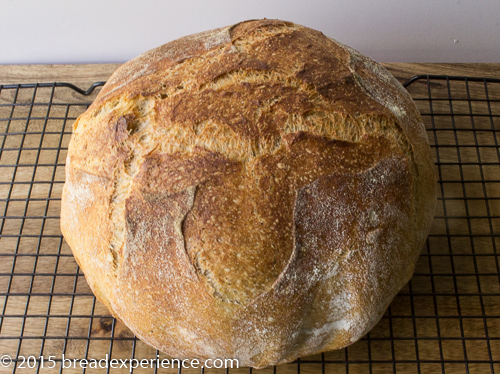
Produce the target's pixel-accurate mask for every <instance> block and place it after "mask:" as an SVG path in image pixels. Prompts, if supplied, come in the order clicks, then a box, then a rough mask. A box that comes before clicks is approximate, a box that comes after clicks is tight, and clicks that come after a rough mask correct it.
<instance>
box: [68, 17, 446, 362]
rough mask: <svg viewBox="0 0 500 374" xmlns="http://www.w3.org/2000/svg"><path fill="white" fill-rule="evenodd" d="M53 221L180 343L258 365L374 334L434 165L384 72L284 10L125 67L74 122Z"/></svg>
mask: <svg viewBox="0 0 500 374" xmlns="http://www.w3.org/2000/svg"><path fill="white" fill-rule="evenodd" d="M66 173H67V174H66V175H67V179H66V184H65V187H64V191H63V201H62V219H61V229H62V231H63V234H64V236H65V238H66V239H67V241H68V243H69V245H70V246H71V248H72V250H73V252H74V254H75V258H76V259H77V261H78V263H79V264H80V266H81V268H82V270H83V271H84V273H85V274H86V277H87V279H88V281H89V284H90V286H91V288H92V289H93V290H94V292H95V294H96V295H97V297H98V298H99V299H100V300H101V301H103V302H104V303H105V304H106V306H107V307H108V308H109V309H110V310H111V311H112V313H113V314H114V315H116V316H117V317H119V318H121V319H122V320H123V321H124V322H125V323H126V324H127V325H128V326H129V327H130V328H131V329H132V330H133V331H134V332H135V333H136V334H137V335H138V336H140V337H141V338H142V339H143V340H145V341H146V342H149V343H150V344H152V345H153V346H155V347H157V348H158V349H160V350H162V351H165V352H167V353H169V354H171V355H174V356H178V357H189V358H215V357H217V358H225V357H227V358H238V359H239V360H240V365H245V366H253V367H264V366H267V365H270V364H275V363H282V362H288V361H290V360H293V359H295V358H296V357H298V356H301V355H307V354H312V353H314V352H320V351H324V350H328V349H335V348H341V347H344V346H346V345H348V344H351V343H352V342H354V341H355V340H357V339H359V338H360V337H361V336H362V335H364V334H365V333H366V332H367V331H368V330H369V329H370V328H371V327H372V326H373V325H374V324H375V323H376V322H377V321H378V320H379V319H380V318H381V316H382V314H383V312H384V311H385V309H386V308H387V306H388V304H389V303H390V301H391V300H392V298H393V297H394V296H395V294H396V293H397V292H398V290H399V289H400V288H401V287H402V286H403V285H404V284H405V283H406V282H407V281H408V280H409V278H410V277H411V275H412V273H413V268H414V265H415V262H416V259H417V257H418V255H419V252H420V249H421V247H422V245H423V244H424V241H425V238H426V236H427V234H428V230H429V228H430V223H431V220H432V216H433V212H434V204H435V199H436V196H435V178H436V176H435V170H434V167H433V163H432V158H431V154H430V149H429V145H428V142H427V138H426V135H425V130H424V128H423V125H422V122H421V119H420V117H419V114H418V111H417V109H416V107H415V105H414V104H413V102H412V101H411V98H410V97H409V95H408V94H407V93H406V91H405V90H404V89H403V88H402V87H400V85H399V84H398V83H397V82H396V81H395V79H394V78H393V77H392V76H390V74H389V73H387V72H386V71H385V69H383V68H382V67H380V66H379V65H377V64H375V63H374V62H373V61H371V60H369V59H368V58H366V57H364V56H362V55H360V54H359V53H358V52H356V51H354V50H352V49H350V48H349V47H347V46H344V45H342V44H340V43H338V42H336V41H334V40H332V39H330V38H328V37H326V36H324V35H323V34H321V33H320V32H318V31H315V30H311V29H308V28H305V27H302V26H299V25H295V24H292V23H289V22H284V21H279V20H256V21H248V22H242V23H239V24H236V25H233V26H230V27H226V28H221V29H217V30H212V31H208V32H205V33H201V34H196V35H192V36H188V37H185V38H181V39H179V40H177V41H174V42H171V43H168V44H166V45H164V46H161V47H159V48H157V49H154V50H151V51H149V52H147V53H145V54H144V55H142V56H139V57H138V58H136V59H134V60H132V61H130V62H128V63H127V64H124V65H123V66H122V67H121V68H120V69H118V70H117V71H116V72H115V73H114V74H113V76H112V77H111V78H110V80H109V82H108V83H107V84H106V86H105V87H104V88H103V89H102V91H101V93H100V94H99V96H98V98H97V99H96V100H95V102H94V103H93V104H92V106H91V107H90V108H89V110H88V111H87V112H86V113H84V114H83V115H82V116H81V117H80V118H79V119H78V120H77V122H76V123H75V125H74V134H73V137H72V140H71V143H70V148H69V152H68V162H67V166H66Z"/></svg>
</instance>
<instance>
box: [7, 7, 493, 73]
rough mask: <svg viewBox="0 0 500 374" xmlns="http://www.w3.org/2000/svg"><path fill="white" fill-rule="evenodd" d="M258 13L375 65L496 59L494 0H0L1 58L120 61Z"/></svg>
mask: <svg viewBox="0 0 500 374" xmlns="http://www.w3.org/2000/svg"><path fill="white" fill-rule="evenodd" d="M264 17H266V18H279V19H284V20H288V21H292V22H296V23H300V24H303V25H305V26H308V27H312V28H315V29H318V30H321V31H323V33H325V34H326V35H328V36H331V37H333V38H334V39H337V40H339V41H341V42H343V43H345V44H348V45H350V46H351V47H353V48H355V49H357V50H359V51H361V52H363V53H365V54H367V55H368V56H370V57H372V58H374V59H375V60H377V61H380V62H500V1H499V0H414V1H409V0H378V1H375V0H373V1H362V0H350V1H349V0H343V1H341V0H336V1H335V0H317V1H316V0H308V1H307V0H306V1H299V0H247V1H243V0H175V1H160V0H108V1H106V0H86V1H76V0H45V1H42V0H0V27H1V32H0V64H35V63H42V64H46V63H50V64H54V63H102V62H124V61H127V60H129V59H131V58H133V57H135V56H136V55H138V54H140V53H142V52H144V51H146V50H148V49H151V48H153V47H156V46H159V45H161V44H164V43H166V42H168V41H170V40H173V39H176V38H178V37H181V36H183V35H187V34H191V33H195V32H199V31H204V30H208V29H212V28H216V27H220V26H226V25H230V24H233V23H236V22H239V21H243V20H246V19H254V18H264Z"/></svg>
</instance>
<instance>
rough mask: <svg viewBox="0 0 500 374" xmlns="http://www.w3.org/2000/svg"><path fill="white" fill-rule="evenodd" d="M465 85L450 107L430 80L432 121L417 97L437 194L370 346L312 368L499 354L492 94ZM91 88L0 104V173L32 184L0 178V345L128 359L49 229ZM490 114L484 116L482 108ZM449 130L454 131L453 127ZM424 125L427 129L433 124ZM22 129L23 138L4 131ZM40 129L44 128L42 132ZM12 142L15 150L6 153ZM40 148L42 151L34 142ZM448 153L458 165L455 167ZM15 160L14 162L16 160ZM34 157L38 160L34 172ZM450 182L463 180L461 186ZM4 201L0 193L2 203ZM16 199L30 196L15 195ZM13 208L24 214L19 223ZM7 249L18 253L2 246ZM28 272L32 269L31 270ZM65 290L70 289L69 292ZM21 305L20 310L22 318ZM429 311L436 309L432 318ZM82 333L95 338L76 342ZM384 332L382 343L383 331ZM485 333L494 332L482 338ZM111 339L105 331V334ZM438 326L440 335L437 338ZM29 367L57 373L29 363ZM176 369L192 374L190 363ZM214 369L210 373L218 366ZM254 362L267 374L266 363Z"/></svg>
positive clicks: (407, 72)
mask: <svg viewBox="0 0 500 374" xmlns="http://www.w3.org/2000/svg"><path fill="white" fill-rule="evenodd" d="M384 65H385V66H386V67H387V68H388V69H389V70H390V71H391V72H392V73H393V74H394V75H395V76H396V77H397V78H398V80H400V81H402V80H406V79H408V78H410V77H411V76H413V75H415V74H423V73H429V74H448V75H464V74H467V75H470V76H487V77H500V64H400V63H397V64H394V63H390V64H384ZM117 66H118V65H114V64H110V65H70V66H68V65H50V66H37V65H32V66H12V65H11V66H8V65H5V66H0V83H1V84H7V83H21V82H23V83H28V82H43V81H45V82H53V81H69V82H71V83H75V84H77V85H79V86H81V87H88V85H90V84H91V83H93V82H94V81H98V80H105V79H107V78H108V77H109V75H110V74H111V73H112V72H113V71H114V69H115V68H116V67H117ZM497 86H499V85H496V86H494V85H490V86H488V88H489V90H488V94H489V99H490V100H491V99H494V100H500V87H497ZM469 91H470V95H471V96H472V97H476V98H480V99H481V100H483V101H477V102H473V103H471V104H470V105H469V102H468V101H467V94H466V90H465V85H464V83H463V82H454V83H451V84H450V90H449V92H450V93H451V95H452V97H453V98H454V99H456V100H453V101H452V103H451V106H450V101H449V100H448V87H447V85H446V82H442V81H441V82H437V81H433V82H432V84H431V93H432V95H433V98H436V99H444V100H435V101H433V103H432V104H433V106H432V110H433V112H434V114H438V115H436V116H434V117H433V118H431V116H429V115H428V114H429V113H430V110H431V107H430V105H429V101H428V100H420V101H417V106H418V107H419V110H420V111H421V113H422V114H423V115H424V122H425V124H426V126H427V129H428V133H427V134H428V136H429V139H430V141H431V144H433V145H439V147H434V148H433V151H434V156H435V161H438V157H439V162H440V163H441V164H440V172H441V179H442V181H446V182H445V183H442V185H440V194H444V196H445V197H446V198H447V199H446V200H440V201H439V203H438V207H437V210H436V215H435V216H436V218H435V220H434V225H433V229H432V232H431V237H430V238H429V241H428V245H427V246H426V247H425V248H424V249H423V253H422V256H421V258H420V260H419V262H418V264H417V269H416V274H415V276H414V277H413V279H412V280H411V282H410V283H409V284H408V285H407V286H405V288H404V289H403V290H402V291H401V292H400V294H399V295H398V297H397V298H396V299H395V300H394V302H393V303H392V304H391V308H390V311H389V312H387V313H386V316H385V317H384V318H383V319H382V320H381V321H380V323H379V324H378V325H377V326H376V327H375V328H374V329H373V330H372V331H371V332H370V339H372V340H371V341H370V343H368V341H367V340H366V339H363V340H361V341H360V342H358V343H356V344H354V345H352V346H350V347H349V348H347V349H346V350H339V351H332V352H327V353H325V355H324V359H325V360H331V361H332V363H328V364H326V366H325V372H327V373H334V372H338V371H340V372H343V371H345V368H346V364H345V363H343V361H344V360H346V359H347V360H349V361H358V363H357V364H349V372H350V373H364V372H368V371H369V369H370V367H371V368H372V369H373V371H374V372H392V370H393V366H392V363H391V361H392V360H396V361H397V362H398V363H397V364H396V368H397V371H398V372H417V370H418V369H420V370H421V371H422V372H441V364H440V360H442V359H444V360H445V361H448V362H447V363H446V364H445V367H446V370H447V372H448V371H449V372H465V362H466V359H467V360H469V364H468V368H469V370H470V371H471V372H490V371H491V369H490V364H489V363H487V361H488V360H489V359H490V358H489V356H490V354H491V358H492V359H493V360H495V361H496V362H498V361H500V345H499V344H497V343H498V338H499V337H500V323H499V321H500V318H499V317H500V297H499V296H498V295H499V293H500V286H499V281H498V256H497V255H496V253H497V251H498V249H499V248H500V240H498V239H499V234H500V183H498V181H499V180H500V166H499V164H500V159H499V157H500V156H499V153H498V152H499V151H498V144H499V143H500V137H499V130H500V121H498V119H499V117H498V116H500V103H499V102H498V101H492V102H490V106H488V105H487V103H486V102H485V101H484V100H485V91H484V87H482V86H481V85H480V84H474V85H472V84H471V85H470V90H469ZM409 92H410V93H411V94H412V96H413V97H417V98H418V97H420V98H425V97H426V95H428V90H427V85H425V84H423V83H421V82H416V83H415V84H413V85H412V86H410V87H409ZM50 96H51V89H50V88H49V89H43V90H42V89H39V90H38V92H37V94H36V100H37V102H38V103H41V104H43V103H46V102H47V99H48V98H50ZM32 97H33V91H32V90H25V91H23V92H20V93H19V97H18V100H17V102H24V103H29V102H30V101H31V99H32ZM92 98H93V96H92V97H84V98H81V97H79V95H75V94H73V93H72V92H71V91H69V90H68V91H66V90H56V94H55V98H54V101H57V102H67V101H68V100H71V101H72V102H73V101H74V102H75V105H72V106H65V105H63V106H53V107H52V109H51V111H50V113H49V114H50V117H51V118H52V117H53V118H54V119H51V120H48V121H45V119H44V117H45V116H46V115H47V106H46V105H40V106H34V107H32V108H31V117H32V118H31V119H30V120H29V121H26V119H25V118H26V117H27V116H28V115H29V114H30V106H18V107H16V108H15V109H14V111H13V112H12V111H11V107H10V106H4V107H0V118H9V117H17V118H20V119H19V120H15V121H11V123H10V125H7V122H6V121H2V122H0V133H5V132H8V133H9V134H10V135H7V136H4V135H0V142H3V141H4V138H5V143H4V148H3V150H2V154H1V157H0V167H2V169H1V173H0V182H6V183H9V182H11V181H15V182H31V181H32V180H35V181H38V182H42V183H37V184H33V185H31V184H30V183H27V184H26V183H25V184H22V183H19V184H17V183H16V184H15V185H14V186H13V187H12V188H10V185H9V184H5V183H4V184H0V211H1V212H2V215H3V216H6V217H7V218H6V219H3V226H2V233H1V234H2V235H3V237H1V238H0V253H2V254H6V256H3V257H2V258H1V260H0V307H1V308H2V310H3V316H2V317H3V322H2V326H1V330H0V352H2V354H3V353H5V354H11V355H15V354H16V353H17V348H18V345H19V342H20V340H19V338H20V337H25V339H23V340H22V345H21V350H20V352H19V353H20V354H24V355H29V354H34V355H38V354H39V353H40V349H41V347H42V339H41V337H42V336H43V335H45V336H46V339H44V348H43V352H42V353H43V354H45V355H49V354H50V355H56V356H57V357H58V358H60V355H61V353H63V351H64V349H65V354H66V356H67V357H72V358H83V357H85V354H86V351H87V349H88V357H89V358H102V357H103V356H104V355H105V354H106V353H108V352H110V351H111V352H112V355H113V357H114V358H131V357H132V350H133V348H134V343H133V340H131V339H132V334H131V333H130V331H129V330H128V329H127V328H126V327H125V326H124V325H123V324H122V323H120V322H116V323H115V325H112V324H111V322H112V319H111V318H110V317H109V313H108V311H107V310H106V309H105V307H104V306H103V305H102V304H100V303H99V302H95V301H94V297H93V296H92V294H91V292H90V289H89V288H88V286H87V283H86V282H85V279H84V277H83V275H82V274H81V272H80V273H78V274H77V266H76V263H75V261H74V260H73V258H72V257H71V251H70V249H69V247H68V246H67V244H66V243H65V242H64V241H62V239H61V237H60V231H59V218H58V216H59V210H60V202H59V200H58V199H59V198H60V194H61V187H62V182H63V181H64V160H65V156H66V150H65V148H66V147H67V144H68V142H69V132H70V131H71V130H70V129H71V125H72V122H73V118H76V116H77V115H79V114H80V113H81V112H83V111H84V109H85V103H88V102H90V101H91V100H92ZM9 102H12V93H10V92H7V90H3V91H1V92H0V103H2V104H8V103H9ZM491 113H493V114H495V115H496V116H497V117H490V114H491ZM426 114H427V115H426ZM451 114H454V115H453V116H452V115H451ZM470 114H473V115H472V116H471V115H470ZM65 117H67V120H66V121H64V118H65ZM471 119H473V120H474V122H473V123H472V122H471ZM7 126H9V128H8V129H7ZM454 127H455V129H457V128H458V129H460V128H462V129H464V130H466V131H453V129H454ZM433 128H434V129H438V130H436V131H433ZM26 130H28V131H29V132H30V133H31V134H27V135H25V136H22V135H14V134H15V133H22V132H24V131H26ZM62 130H64V133H63V132H62ZM472 130H475V131H472ZM42 132H45V135H43V136H42V135H41V133H42ZM61 134H63V135H62V137H61ZM0 144H1V143H0ZM457 145H459V147H457ZM21 146H22V147H23V148H24V150H23V151H22V152H19V150H18V148H19V147H21ZM40 146H41V148H42V149H40V150H39V149H38V148H40ZM27 148H30V149H27ZM459 157H460V161H461V162H462V165H461V166H460V165H458V161H459ZM19 164H22V165H24V166H17V167H16V165H19ZM35 164H36V165H38V166H37V167H36V169H35V167H34V165H35ZM52 179H54V180H55V181H56V182H57V183H55V184H53V185H52V187H51V184H50V183H45V182H47V181H51V180H52ZM463 180H466V181H468V182H467V183H465V184H463V183H461V181H463ZM6 198H9V199H11V200H10V201H9V203H8V206H6V205H7V202H6ZM26 198H29V199H30V200H29V203H27V202H26ZM47 198H50V200H47ZM450 198H452V199H450ZM12 199H18V200H12ZM37 199H38V200H37ZM445 209H446V211H445ZM26 216H29V217H32V218H28V219H26V218H25V219H23V217H26ZM16 217H18V218H16ZM35 217H38V218H35ZM445 217H447V219H445ZM0 224H1V223H0ZM20 234H21V237H19V235H20ZM40 234H42V236H43V237H42V239H41V240H40V239H39V238H38V237H37V236H38V235H40ZM492 234H493V235H495V236H491V235H492ZM30 235H31V236H30ZM14 253H17V254H22V255H21V256H13V254H14ZM58 254H62V255H63V256H58ZM476 254H477V255H476ZM33 255H36V256H33ZM40 255H41V256H40ZM14 259H15V260H14ZM33 272H35V273H36V274H37V275H36V276H32V273H33ZM430 273H432V274H433V276H432V277H431V276H429V274H430ZM75 279H76V282H75ZM74 292H76V293H81V294H83V295H80V296H77V297H75V298H73V297H72V295H73V293H74ZM6 294H9V296H8V297H6ZM28 301H29V304H28ZM94 303H95V304H94ZM24 314H27V315H28V317H27V318H26V320H25V323H24V324H23V318H22V316H23V315H24ZM436 315H439V316H440V317H441V318H439V319H436ZM413 316H416V317H415V318H413ZM485 316H486V318H483V317H485ZM69 317H71V319H70V318H69ZM89 334H90V336H91V338H97V339H92V340H90V342H89V341H88V340H87V336H89ZM391 334H392V335H393V336H394V337H395V338H396V339H391V338H390V335H391ZM486 334H487V336H489V337H490V338H494V339H492V340H488V339H486ZM112 336H114V337H115V338H118V339H117V340H115V341H114V342H113V344H111V337H112ZM438 336H441V337H443V339H438V338H437V337H438ZM67 337H69V339H68V338H67ZM415 337H417V339H415ZM1 338H6V339H1ZM7 338H8V339H7ZM82 338H83V339H82ZM464 347H465V353H464ZM392 352H394V356H393V354H392ZM417 352H418V359H419V360H421V361H422V362H421V363H420V365H418V364H417V362H416V360H417ZM369 354H370V357H371V360H372V362H371V363H369ZM154 356H155V351H154V350H153V349H152V348H150V347H148V346H146V345H145V344H144V343H142V342H137V343H136V344H135V357H136V358H153V357H154ZM161 357H166V356H164V355H162V356H161ZM318 360H321V355H317V356H314V357H308V358H305V363H302V364H301V365H300V370H301V373H318V372H320V371H321V364H318V363H315V362H314V361H318ZM400 361H405V363H402V362H400ZM452 361H454V362H452ZM473 361H475V362H473ZM495 365H497V364H495ZM495 368H496V369H497V370H499V369H500V367H495ZM56 369H58V367H57V368H56ZM278 370H279V372H280V373H290V374H292V373H296V372H297V364H287V365H285V366H282V367H280V368H279V369H278ZM35 371H36V370H33V372H35ZM215 371H216V370H211V371H210V372H215ZM240 371H241V372H242V373H243V372H247V369H240V370H231V372H232V373H233V372H234V373H236V372H238V373H239V372H240ZM23 372H30V370H27V369H26V370H23ZM41 372H42V373H43V372H58V370H47V369H43V370H42V371H41ZM66 372H75V373H76V372H78V373H79V372H81V369H79V370H64V373H66ZM115 372H123V373H126V372H128V369H127V370H121V371H120V370H112V373H115ZM134 372H152V370H144V371H137V370H136V371H134ZM166 372H172V373H174V372H177V370H168V371H166ZM183 372H188V373H193V374H194V373H198V372H199V370H195V369H190V370H187V371H184V370H183ZM218 372H221V373H222V370H218ZM260 372H263V373H268V372H269V373H272V368H269V369H264V370H262V371H259V373H260Z"/></svg>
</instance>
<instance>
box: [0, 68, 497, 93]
mask: <svg viewBox="0 0 500 374" xmlns="http://www.w3.org/2000/svg"><path fill="white" fill-rule="evenodd" d="M382 65H384V66H385V67H386V68H387V69H388V70H389V71H390V72H391V73H392V74H393V75H394V76H395V77H396V78H398V79H399V80H406V79H408V78H410V77H412V76H414V75H417V74H446V75H467V76H479V77H488V78H500V63H498V64H492V63H490V64H423V63H418V64H417V63H383V64H382ZM119 66H120V64H82V65H0V84H8V83H33V82H55V81H57V82H70V83H74V84H76V85H81V86H82V87H84V86H85V85H89V84H91V83H93V82H96V81H105V80H107V79H108V77H109V76H110V75H111V74H112V73H113V71H114V70H115V69H116V68H117V67H119Z"/></svg>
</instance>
